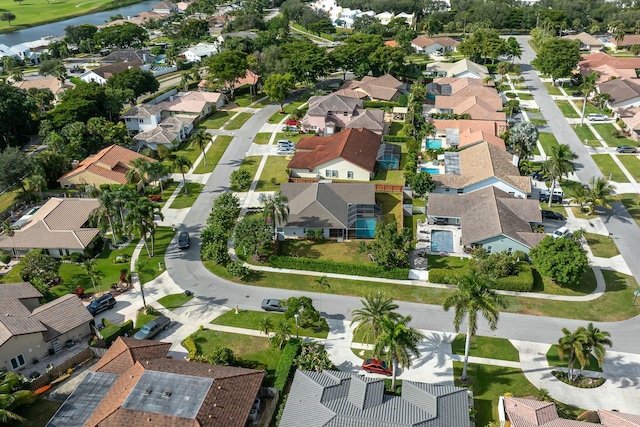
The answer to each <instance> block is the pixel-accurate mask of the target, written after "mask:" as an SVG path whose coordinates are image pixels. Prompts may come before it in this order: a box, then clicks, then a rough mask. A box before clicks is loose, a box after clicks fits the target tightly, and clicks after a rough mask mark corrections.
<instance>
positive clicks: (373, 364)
mask: <svg viewBox="0 0 640 427" xmlns="http://www.w3.org/2000/svg"><path fill="white" fill-rule="evenodd" d="M362 369H363V370H364V371H365V372H368V373H372V372H373V373H374V374H383V375H387V376H390V375H391V374H393V372H392V371H391V369H389V367H388V366H387V362H383V361H382V360H378V359H367V360H365V361H364V362H362Z"/></svg>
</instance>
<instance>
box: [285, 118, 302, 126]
mask: <svg viewBox="0 0 640 427" xmlns="http://www.w3.org/2000/svg"><path fill="white" fill-rule="evenodd" d="M284 124H285V125H287V126H299V125H300V121H298V120H292V119H289V120H287V121H286V122H284Z"/></svg>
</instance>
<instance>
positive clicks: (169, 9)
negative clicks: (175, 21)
mask: <svg viewBox="0 0 640 427" xmlns="http://www.w3.org/2000/svg"><path fill="white" fill-rule="evenodd" d="M151 11H152V12H155V13H164V14H170V13H177V12H178V6H176V4H175V3H173V2H170V1H161V2H160V3H156V4H154V5H153V6H151Z"/></svg>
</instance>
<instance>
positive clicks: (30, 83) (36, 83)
mask: <svg viewBox="0 0 640 427" xmlns="http://www.w3.org/2000/svg"><path fill="white" fill-rule="evenodd" d="M12 84H13V86H15V87H18V88H20V89H24V90H29V89H31V88H36V89H49V90H50V91H51V93H53V96H54V97H55V99H54V101H53V102H54V104H55V103H56V102H58V101H60V99H61V97H62V94H63V93H64V92H65V91H66V90H67V89H73V88H74V87H76V85H75V84H73V83H72V82H70V81H65V82H61V81H60V80H58V79H57V78H55V77H51V76H49V77H42V78H37V79H32V80H22V81H20V82H14V83H12Z"/></svg>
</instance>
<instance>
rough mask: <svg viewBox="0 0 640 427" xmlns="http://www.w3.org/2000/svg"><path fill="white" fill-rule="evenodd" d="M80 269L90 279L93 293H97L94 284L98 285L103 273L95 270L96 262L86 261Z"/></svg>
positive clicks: (92, 260)
mask: <svg viewBox="0 0 640 427" xmlns="http://www.w3.org/2000/svg"><path fill="white" fill-rule="evenodd" d="M82 267H83V268H84V271H85V272H86V273H87V276H89V278H90V279H91V284H92V285H93V291H94V292H98V290H97V289H96V283H97V284H98V285H99V284H100V281H101V280H102V279H104V273H103V272H102V271H100V270H98V269H96V261H95V260H94V259H88V260H86V261H84V262H83V263H82Z"/></svg>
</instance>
